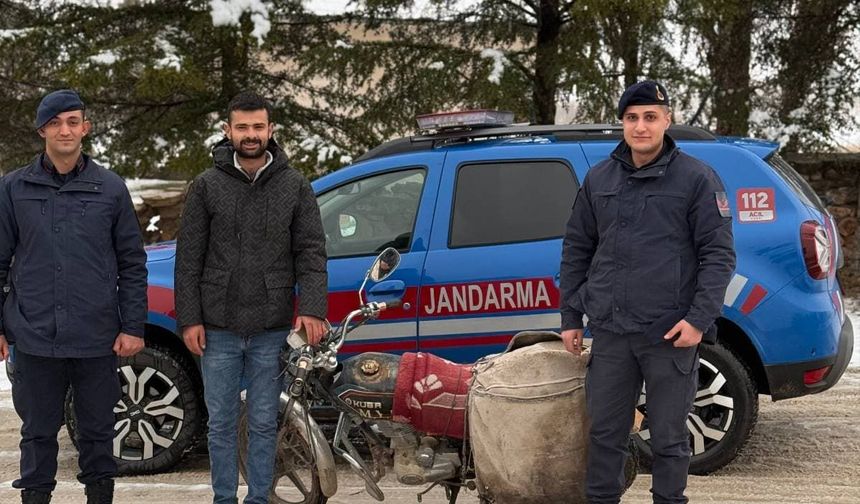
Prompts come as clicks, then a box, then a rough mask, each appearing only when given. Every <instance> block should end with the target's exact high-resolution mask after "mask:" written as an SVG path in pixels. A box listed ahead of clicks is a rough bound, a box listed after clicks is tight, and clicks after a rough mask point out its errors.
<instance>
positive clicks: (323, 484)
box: [281, 393, 337, 497]
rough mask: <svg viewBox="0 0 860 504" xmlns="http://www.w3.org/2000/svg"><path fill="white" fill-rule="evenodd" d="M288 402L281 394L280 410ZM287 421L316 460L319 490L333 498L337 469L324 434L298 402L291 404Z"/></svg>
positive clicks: (283, 394)
mask: <svg viewBox="0 0 860 504" xmlns="http://www.w3.org/2000/svg"><path fill="white" fill-rule="evenodd" d="M288 400H289V398H288V397H287V394H285V393H281V408H282V409H284V408H286V407H287V402H288ZM288 421H289V422H294V425H297V426H298V432H299V434H300V435H301V436H302V438H304V440H305V442H306V443H307V444H308V446H310V447H312V449H313V451H314V459H315V460H316V465H317V471H318V475H319V479H320V490H321V491H322V493H323V495H325V496H326V497H331V496H333V495H334V494H335V493H337V467H336V466H335V464H334V455H332V452H331V448H329V445H328V441H326V438H325V434H323V431H322V430H321V429H320V427H319V425H317V423H316V422H315V421H314V419H313V417H312V416H310V415H309V414H307V412H306V411H305V409H304V406H302V405H301V404H299V403H298V402H295V401H294V402H293V406H292V411H290V416H289V419H288Z"/></svg>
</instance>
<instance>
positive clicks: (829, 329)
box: [114, 114, 854, 474]
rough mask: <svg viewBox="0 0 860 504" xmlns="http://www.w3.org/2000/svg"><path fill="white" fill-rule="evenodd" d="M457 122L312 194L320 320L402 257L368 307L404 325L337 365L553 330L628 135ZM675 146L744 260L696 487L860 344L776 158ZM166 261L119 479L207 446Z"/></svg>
mask: <svg viewBox="0 0 860 504" xmlns="http://www.w3.org/2000/svg"><path fill="white" fill-rule="evenodd" d="M485 115H487V116H488V117H490V118H491V119H493V118H492V115H491V114H485ZM462 119H463V118H462V117H460V116H456V115H442V116H436V117H430V118H425V120H428V121H430V124H429V127H430V128H434V129H435V131H436V132H435V133H433V134H426V135H421V136H413V137H408V138H402V139H397V140H393V141H390V142H387V143H385V144H383V145H380V146H379V147H377V148H375V149H373V150H371V151H369V152H368V153H367V154H365V155H364V156H362V157H361V158H359V159H358V160H356V162H355V163H353V164H352V165H350V166H347V167H345V168H343V169H341V170H338V171H336V172H334V173H332V174H330V175H326V176H324V177H322V178H320V179H318V180H316V181H315V182H314V183H313V188H314V190H315V191H316V194H317V198H318V202H319V206H320V209H321V212H322V219H323V224H324V227H325V231H326V235H327V250H328V254H329V262H328V271H329V289H330V312H329V318H330V319H331V320H340V319H341V317H342V316H343V315H344V313H345V312H346V311H347V310H349V309H350V308H351V307H352V306H353V305H354V304H355V293H356V291H357V289H358V287H359V284H360V282H361V279H362V278H363V277H364V272H365V270H366V269H367V267H368V265H369V264H370V262H371V260H372V259H373V257H374V256H375V255H376V254H377V253H378V252H379V251H380V250H382V249H384V248H385V247H389V246H393V247H396V248H397V249H398V250H400V252H401V253H402V255H403V259H402V263H401V266H400V268H399V269H398V270H397V271H396V272H395V274H394V275H393V276H392V277H391V278H389V279H388V280H386V281H384V282H381V283H379V284H377V285H375V286H374V287H373V288H372V289H371V290H370V292H369V296H370V298H371V299H375V300H385V299H389V298H395V297H396V298H402V299H403V305H402V307H401V308H399V309H395V310H390V311H389V312H386V314H385V316H383V317H382V319H381V320H379V321H378V322H375V323H373V324H369V325H367V326H365V327H362V328H361V329H359V330H357V331H356V332H355V333H353V337H352V339H351V341H349V342H348V343H347V346H346V347H345V350H346V351H348V352H364V351H384V352H408V351H418V350H420V351H427V352H433V353H435V354H438V355H440V356H443V357H446V358H448V359H451V360H454V361H458V362H471V361H474V360H476V359H477V358H479V357H481V356H483V355H486V354H488V353H492V352H496V351H499V350H501V349H502V348H503V347H504V345H505V344H506V343H507V342H508V340H509V338H510V337H511V336H512V335H513V334H515V333H516V332H518V331H521V330H525V329H549V330H558V328H559V325H560V319H559V313H558V303H559V291H558V278H559V276H558V275H559V262H560V254H561V241H562V238H561V237H562V234H563V231H564V227H565V223H566V221H567V218H568V216H569V214H570V208H571V206H572V203H573V199H574V197H575V195H576V192H577V188H578V187H579V184H580V183H581V181H582V180H583V178H584V177H585V174H586V173H587V172H588V170H589V168H590V167H592V166H594V165H595V164H596V163H598V162H600V161H601V160H603V159H605V158H606V157H607V156H608V155H609V153H610V152H611V151H612V149H613V148H614V147H615V145H616V144H617V142H618V141H619V140H620V139H621V128H620V126H618V125H557V126H498V125H496V126H486V125H482V124H478V125H473V126H471V127H462V125H461V124H460V125H459V126H460V127H458V128H455V129H445V128H443V127H442V126H443V125H444V124H443V123H442V122H439V121H448V123H454V124H457V123H459V122H461V121H462ZM482 126H483V127H482ZM670 134H671V135H673V137H674V138H675V139H676V140H677V143H678V145H679V146H680V147H681V149H683V150H684V151H686V152H687V153H689V154H691V155H693V156H695V157H698V158H700V159H702V160H704V161H705V162H707V163H708V164H710V165H711V166H713V167H714V168H715V169H716V171H717V173H718V174H719V175H720V177H721V178H722V180H723V182H724V183H725V186H726V189H727V191H728V199H729V205H730V207H731V212H732V216H733V218H734V234H735V241H736V248H737V256H738V264H737V270H736V273H735V275H734V277H733V279H732V281H731V284H730V285H729V287H728V291H727V293H726V296H725V304H724V306H723V316H722V317H721V318H720V319H719V320H718V326H719V334H718V342H717V344H715V345H710V346H703V347H702V350H701V361H702V362H701V364H702V365H701V369H700V376H699V382H700V386H699V392H698V394H697V397H696V401H695V408H694V410H693V411H692V412H691V413H690V416H689V420H688V426H689V429H690V435H691V441H692V447H693V451H694V455H693V460H692V465H691V471H692V472H693V473H696V474H705V473H709V472H712V471H714V470H716V469H718V468H720V467H722V466H724V465H726V464H728V463H729V462H730V461H731V460H732V459H734V458H735V456H736V455H737V453H738V451H739V450H740V449H741V448H742V447H743V446H744V443H745V442H746V440H747V439H748V437H749V435H750V433H751V431H752V429H753V426H754V425H755V423H756V417H757V414H758V400H759V399H758V396H759V394H764V395H768V396H770V397H771V398H772V399H773V400H780V399H788V398H792V397H797V396H801V395H805V394H812V393H818V392H822V391H824V390H827V389H828V388H830V387H832V386H833V385H834V384H835V383H836V382H837V381H838V380H839V378H840V376H841V375H842V373H843V372H844V370H845V368H846V367H847V364H848V361H849V359H850V356H851V353H852V349H853V339H854V338H853V330H852V327H851V323H850V320H849V319H848V318H846V316H845V312H844V307H843V301H842V294H841V290H840V286H839V281H838V279H837V276H836V272H837V269H838V266H839V265H840V264H841V262H842V258H841V256H840V247H839V243H838V234H837V232H836V230H835V225H834V221H833V218H832V217H831V216H830V215H829V214H828V212H827V210H826V208H825V206H824V205H823V204H822V202H821V200H820V199H819V198H818V196H816V194H815V193H814V192H813V191H812V189H811V188H810V187H809V185H808V184H807V183H806V182H805V181H804V180H803V179H802V178H801V177H800V176H799V175H798V174H797V172H795V171H794V170H793V169H792V167H791V166H790V165H789V164H788V163H787V162H786V161H785V160H784V159H782V158H781V157H780V156H779V154H778V153H777V150H778V147H779V146H778V144H776V143H772V142H766V141H760V140H753V139H746V138H721V137H715V136H714V135H712V134H711V133H709V132H707V131H704V130H702V129H698V128H693V127H685V126H674V127H672V128H671V129H670ZM173 261H174V246H173V244H171V243H165V244H161V245H158V246H154V247H150V248H149V264H148V266H149V271H150V277H149V280H150V287H149V295H150V299H149V309H150V318H149V325H148V327H147V339H148V341H147V350H146V351H145V352H143V353H142V354H140V355H139V356H136V357H134V358H131V359H126V360H124V362H123V364H122V366H121V369H120V376H121V379H122V381H123V384H124V389H123V390H124V391H125V395H124V397H123V399H122V401H121V404H120V406H119V407H118V408H117V411H118V413H117V416H118V423H117V437H116V441H115V445H114V446H115V451H114V453H115V455H116V457H117V458H118V459H120V463H121V466H122V467H123V469H124V470H125V471H127V472H152V471H160V470H164V469H167V468H169V467H170V466H171V465H173V464H174V463H176V462H177V461H178V460H179V459H180V458H181V457H182V455H183V453H184V452H186V451H187V450H188V449H189V448H190V447H191V446H193V444H194V443H195V441H196V440H197V439H198V438H199V437H200V436H201V434H202V432H203V430H204V425H205V407H204V405H203V402H202V396H201V388H202V385H201V380H200V376H199V371H198V368H197V365H196V363H195V360H194V359H193V358H192V357H191V355H190V354H189V353H188V352H187V351H186V350H185V348H184V346H183V344H182V341H181V339H180V338H179V337H177V330H178V329H177V327H176V322H175V314H174V312H173V292H172V288H173V264H174V262H173ZM640 408H642V412H643V413H645V414H646V419H645V421H644V425H643V427H644V429H643V430H642V431H641V432H640V434H639V436H638V438H637V442H638V443H639V444H640V447H641V448H642V450H643V452H644V454H645V455H646V456H647V454H648V424H647V412H646V411H644V397H643V400H642V401H641V402H640ZM128 411H140V414H139V415H137V416H136V417H135V418H132V417H130V416H129V415H128V413H126V412H128ZM786 442H790V440H786Z"/></svg>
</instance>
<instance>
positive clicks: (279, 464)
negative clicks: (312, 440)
mask: <svg viewBox="0 0 860 504" xmlns="http://www.w3.org/2000/svg"><path fill="white" fill-rule="evenodd" d="M278 421H279V423H280V418H279V419H278ZM238 441H239V472H240V473H241V474H242V478H244V479H245V481H246V482H247V481H248V470H247V462H248V456H249V455H248V410H247V408H246V407H245V403H244V402H243V403H242V409H241V412H240V416H239V439H238ZM277 446H278V450H277V452H276V453H275V470H274V473H273V478H272V488H271V490H270V491H269V504H325V502H326V501H327V500H328V499H327V498H326V497H325V496H324V495H323V494H322V489H321V488H320V480H319V473H318V472H317V468H316V465H315V463H314V456H313V452H312V451H311V447H310V445H308V443H307V442H305V439H304V437H302V435H301V434H300V433H299V432H298V427H297V426H296V425H295V424H292V423H288V424H287V425H285V426H284V427H283V428H282V429H280V430H279V431H278V438H277Z"/></svg>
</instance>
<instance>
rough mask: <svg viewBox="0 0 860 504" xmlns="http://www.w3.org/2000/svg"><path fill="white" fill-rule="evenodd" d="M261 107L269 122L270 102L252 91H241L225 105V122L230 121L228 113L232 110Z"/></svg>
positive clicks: (246, 110) (270, 118)
mask: <svg viewBox="0 0 860 504" xmlns="http://www.w3.org/2000/svg"><path fill="white" fill-rule="evenodd" d="M263 109H265V110H266V116H267V117H268V119H269V122H272V104H271V103H269V101H268V100H266V99H265V98H263V97H262V96H260V95H258V94H257V93H255V92H253V91H242V92H241V93H239V94H237V95H236V96H234V97H233V99H232V100H230V103H229V104H228V105H227V122H228V123H229V122H230V114H232V113H233V111H234V110H242V111H245V112H248V111H251V110H263Z"/></svg>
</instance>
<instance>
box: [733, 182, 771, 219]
mask: <svg viewBox="0 0 860 504" xmlns="http://www.w3.org/2000/svg"><path fill="white" fill-rule="evenodd" d="M737 196H738V198H737V203H738V220H739V221H740V222H772V221H774V220H776V198H775V191H774V189H773V188H772V187H753V188H743V189H738V193H737Z"/></svg>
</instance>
